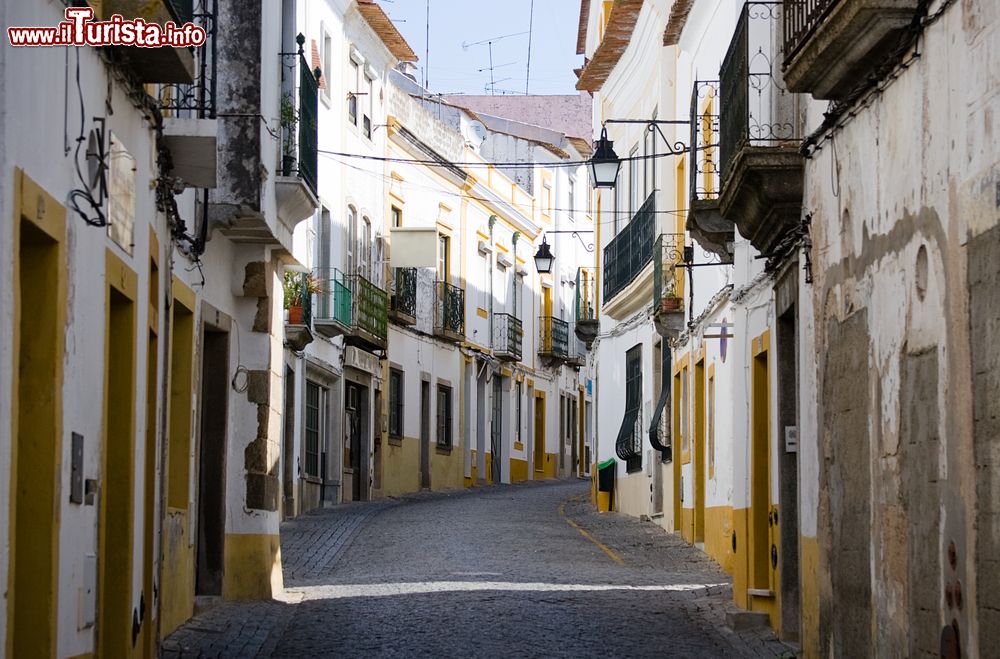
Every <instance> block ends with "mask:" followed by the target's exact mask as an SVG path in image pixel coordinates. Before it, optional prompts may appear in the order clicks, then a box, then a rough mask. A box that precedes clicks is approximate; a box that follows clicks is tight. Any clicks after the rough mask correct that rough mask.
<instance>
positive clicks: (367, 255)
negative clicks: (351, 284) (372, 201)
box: [358, 217, 372, 281]
mask: <svg viewBox="0 0 1000 659" xmlns="http://www.w3.org/2000/svg"><path fill="white" fill-rule="evenodd" d="M371 254H372V221H371V220H369V219H368V218H367V217H365V218H363V219H362V220H361V235H360V236H358V274H360V275H361V276H362V277H364V278H365V279H367V280H368V281H371V280H372V262H371Z"/></svg>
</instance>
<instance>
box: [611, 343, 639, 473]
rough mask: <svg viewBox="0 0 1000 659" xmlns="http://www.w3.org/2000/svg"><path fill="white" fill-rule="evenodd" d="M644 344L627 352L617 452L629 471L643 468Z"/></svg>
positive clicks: (616, 443)
mask: <svg viewBox="0 0 1000 659" xmlns="http://www.w3.org/2000/svg"><path fill="white" fill-rule="evenodd" d="M641 412H642V344H639V345H636V346H634V347H633V348H631V349H630V350H629V351H628V352H626V353H625V415H624V417H623V418H622V425H621V428H619V429H618V437H617V439H616V440H615V453H616V454H617V455H618V457H619V458H621V459H622V460H624V461H625V468H626V470H627V471H628V472H629V473H633V472H636V471H640V470H641V469H642V413H641Z"/></svg>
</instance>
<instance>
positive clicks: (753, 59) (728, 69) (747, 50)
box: [719, 2, 802, 186]
mask: <svg viewBox="0 0 1000 659" xmlns="http://www.w3.org/2000/svg"><path fill="white" fill-rule="evenodd" d="M781 14H782V6H781V4H780V3H778V2H748V3H746V4H744V5H743V9H742V10H741V11H740V17H739V20H738V21H737V24H736V32H735V33H734V35H733V40H732V42H731V43H730V44H729V51H728V52H727V53H726V57H725V59H724V60H723V62H722V68H721V70H720V88H721V89H720V91H721V95H722V106H721V108H720V110H719V124H720V142H721V144H720V152H721V153H720V155H721V167H720V171H721V172H722V185H723V186H725V185H726V179H727V177H728V176H729V175H730V168H731V167H732V164H733V160H734V159H735V157H736V155H737V154H738V153H739V152H740V150H742V149H744V148H746V147H748V146H764V147H767V146H772V147H773V146H784V145H791V144H797V143H798V142H799V141H801V139H802V134H801V130H800V128H799V125H800V122H799V121H797V118H796V108H795V103H794V101H793V98H794V97H793V95H792V94H790V93H789V92H788V90H787V89H785V86H784V82H783V80H782V79H781V76H780V73H779V69H778V67H779V59H780V58H779V56H778V55H779V53H778V52H777V50H776V49H777V46H776V42H777V38H778V37H777V28H778V25H779V21H780V20H781Z"/></svg>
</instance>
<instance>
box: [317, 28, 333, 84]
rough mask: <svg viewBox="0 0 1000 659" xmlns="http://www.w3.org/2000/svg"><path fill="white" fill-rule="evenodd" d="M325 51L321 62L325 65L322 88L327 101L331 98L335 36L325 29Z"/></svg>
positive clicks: (321, 54)
mask: <svg viewBox="0 0 1000 659" xmlns="http://www.w3.org/2000/svg"><path fill="white" fill-rule="evenodd" d="M322 48H323V52H321V53H320V62H322V66H323V78H322V83H323V84H322V85H320V89H321V90H322V92H323V98H324V99H326V100H327V101H329V100H330V74H331V73H333V37H331V36H330V33H329V32H327V31H326V29H325V28H324V29H323V46H322Z"/></svg>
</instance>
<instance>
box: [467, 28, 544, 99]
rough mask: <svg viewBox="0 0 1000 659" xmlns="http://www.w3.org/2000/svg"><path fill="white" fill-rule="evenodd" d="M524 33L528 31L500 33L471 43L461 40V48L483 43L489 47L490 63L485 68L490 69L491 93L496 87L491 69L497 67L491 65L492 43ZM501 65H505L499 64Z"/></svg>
mask: <svg viewBox="0 0 1000 659" xmlns="http://www.w3.org/2000/svg"><path fill="white" fill-rule="evenodd" d="M525 34H528V32H514V33H512V34H502V35H500V36H499V37H490V38H489V39H483V40H482V41H475V42H473V43H466V42H465V41H463V42H462V50H468V49H469V46H481V45H483V44H486V46H487V48H489V51H490V65H489V67H487V68H489V70H490V87H489V88H490V92H491V93H492V94H493V95H496V92H495V91H494V88H495V87H496V82H495V80H494V78H493V69H495V68H497V67H495V66H493V43H494V42H495V41H502V40H503V39H509V38H511V37H520V36H522V35H525ZM501 66H506V65H501ZM480 70H482V69H480Z"/></svg>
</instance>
